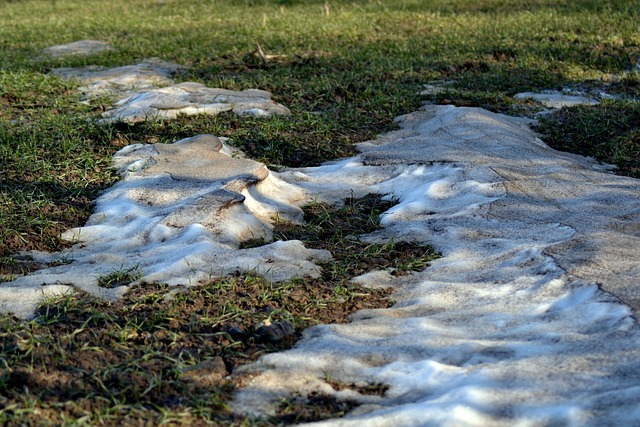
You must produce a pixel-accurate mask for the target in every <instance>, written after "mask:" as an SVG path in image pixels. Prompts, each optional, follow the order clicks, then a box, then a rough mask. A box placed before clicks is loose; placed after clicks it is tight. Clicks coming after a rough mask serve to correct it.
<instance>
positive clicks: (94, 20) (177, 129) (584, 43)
mask: <svg viewBox="0 0 640 427" xmlns="http://www.w3.org/2000/svg"><path fill="white" fill-rule="evenodd" d="M0 10H1V11H2V13H0V58H1V60H0V274H4V275H6V277H8V278H9V277H11V276H15V275H19V274H23V273H25V272H27V271H28V270H29V269H31V268H37V267H38V266H37V265H30V264H29V263H25V262H21V261H20V260H19V257H17V256H16V253H17V252H18V251H21V250H30V249H38V250H47V251H53V250H59V249H61V248H63V247H65V245H67V244H68V243H66V242H63V241H61V240H60V238H59V234H60V233H61V232H62V231H64V230H66V229H68V228H70V227H75V226H79V225H82V224H83V223H84V221H85V220H86V219H87V218H88V216H89V215H90V214H91V209H92V201H93V200H95V198H96V197H97V195H98V194H99V193H100V191H102V190H104V189H106V188H108V187H109V186H110V185H112V184H113V183H114V182H115V181H116V180H117V179H118V177H117V175H116V174H115V172H114V171H113V170H112V169H110V158H111V155H112V154H113V153H114V152H115V151H117V150H118V149H120V148H122V146H124V145H126V144H133V143H145V142H174V141H176V140H178V139H181V138H185V137H190V136H193V135H196V134H199V133H212V134H215V135H218V136H225V137H229V138H231V139H232V140H233V141H234V144H235V145H237V146H238V147H239V148H241V149H242V150H243V151H245V152H246V153H247V154H248V155H249V156H251V157H252V158H254V159H257V160H260V161H262V162H264V163H266V164H267V165H269V166H271V167H273V168H277V167H279V166H307V165H317V164H319V163H321V162H323V161H326V160H331V159H335V158H339V157H345V156H350V155H352V154H353V153H354V149H353V147H352V145H351V144H353V143H356V142H361V141H366V140H368V139H372V138H374V137H375V136H376V135H377V134H380V133H382V132H385V131H388V130H392V129H393V128H394V124H393V119H394V117H396V116H398V115H401V114H406V113H409V112H412V111H415V110H416V109H418V108H419V107H420V105H421V103H422V102H432V103H437V104H453V105H458V106H479V107H483V108H486V109H489V110H491V111H497V112H503V113H506V114H513V115H532V114H535V113H536V112H538V111H540V110H541V106H540V105H536V104H535V103H532V102H531V101H525V100H516V99H514V98H513V95H515V94H516V93H519V92H525V91H538V90H544V89H563V88H570V89H573V90H580V91H585V92H588V93H598V92H601V91H604V92H606V93H607V94H609V95H612V97H611V98H607V99H605V100H603V102H602V104H601V105H599V106H594V107H575V108H568V109H564V110H562V111H560V112H559V113H558V114H555V115H552V116H547V117H546V118H543V119H541V120H540V123H539V127H538V130H539V131H540V132H541V133H542V135H543V139H545V141H546V142H547V143H548V144H550V145H551V146H554V147H557V148H559V149H564V150H571V151H574V152H578V153H582V154H585V155H589V156H594V157H596V158H598V159H600V160H602V161H605V162H609V163H613V164H616V165H617V166H618V173H622V174H625V175H629V176H634V177H640V130H639V127H640V125H639V123H640V120H639V119H640V104H639V102H638V99H639V98H640V72H637V71H635V72H634V71H633V70H634V67H636V64H637V63H638V61H639V60H640V32H639V30H638V22H640V5H638V2H637V1H631V0H612V1H595V0H582V1H568V0H564V1H562V0H557V1H552V0H514V1H505V0H485V1H475V0H448V1H446V0H431V1H428V0H397V1H382V0H380V1H371V0H351V1H347V0H329V1H327V2H325V1H324V0H318V1H314V0H306V1H303V0H299V1H295V0H279V1H276V0H262V1H260V0H244V1H241V0H236V1H231V0H227V1H225V0H207V1H205V0H200V1H193V0H190V1H187V0H134V1H124V0H111V1H96V0H84V1H79V0H77V1H76V0H47V1H45V0H0ZM82 39H96V40H103V41H106V42H108V43H110V44H111V45H112V46H113V47H114V49H113V50H111V51H106V52H103V53H99V54H96V55H93V56H91V57H69V58H64V59H53V58H47V57H45V56H43V55H42V50H43V49H44V48H46V47H49V46H52V45H57V44H64V43H69V42H73V41H76V40H82ZM258 45H259V46H260V47H261V48H262V50H263V51H264V53H265V54H266V55H267V56H268V57H269V58H270V59H269V60H268V61H267V62H266V63H265V62H262V61H259V60H256V58H255V57H254V56H252V55H250V53H251V52H253V51H254V50H255V49H256V48H257V46H258ZM151 57H156V58H160V59H162V60H165V61H170V62H176V63H179V64H182V65H184V66H187V67H189V68H188V71H187V72H186V73H185V74H184V75H181V76H180V77H179V79H180V80H184V81H196V82H201V83H204V84H206V85H207V86H210V87H223V88H227V89H234V90H240V89H247V88H259V89H264V90H268V91H270V92H272V94H273V98H274V99H275V100H276V101H277V102H280V103H282V104H284V105H286V106H287V107H289V108H290V109H291V111H292V115H291V116H288V117H272V118H269V119H249V118H243V119H241V118H237V117H235V116H233V115H231V114H223V115H220V116H216V117H205V116H197V117H183V118H180V119H178V120H175V121H166V122H161V121H149V122H145V123H142V124H137V125H125V124H109V125H98V124H97V123H96V119H97V118H98V117H99V115H100V113H102V112H103V111H104V109H105V106H108V105H110V104H111V102H113V101H114V100H112V99H107V98H104V99H100V100H97V101H96V102H93V103H91V104H89V105H87V104H83V103H80V102H79V94H78V93H77V91H76V87H77V84H75V83H74V82H68V81H64V80H61V79H58V78H55V77H52V76H49V75H48V74H47V73H48V72H49V71H50V70H51V69H53V68H57V67H77V66H83V65H89V64H96V65H101V66H109V67H115V66H121V65H128V64H133V63H136V62H137V61H139V60H141V59H144V58H151ZM432 81H447V82H450V83H449V84H448V85H447V86H446V87H447V89H446V90H445V91H443V92H440V93H437V94H433V95H423V96H420V95H419V92H420V91H421V89H422V87H423V85H424V84H427V83H429V82H432ZM347 206H351V208H352V209H353V210H352V211H349V212H347V213H345V212H341V211H333V210H330V208H329V207H323V208H322V209H320V210H318V206H311V207H310V208H309V209H308V212H307V215H308V216H307V219H308V220H309V221H311V223H313V224H315V223H314V221H316V220H317V218H320V219H321V220H322V221H326V217H325V218H324V220H323V219H322V216H321V215H323V214H324V213H326V212H328V211H329V212H331V218H336V220H335V223H333V222H331V224H332V227H333V228H334V229H338V230H348V232H347V231H345V234H354V233H355V234H356V235H358V234H363V233H367V232H370V231H371V230H372V229H375V227H376V226H377V225H376V224H377V223H376V219H375V217H376V215H378V214H379V212H380V211H382V210H384V209H385V206H382V205H376V204H375V203H373V202H372V201H371V200H368V199H367V200H353V201H351V202H350V203H348V204H347ZM360 208H362V209H363V210H358V209H360ZM355 212H357V214H356V213H355ZM319 215H320V216H319ZM343 217H354V218H356V219H358V218H360V223H366V224H369V223H370V226H371V227H373V228H366V227H365V228H362V229H360V228H358V229H356V230H354V229H353V227H354V225H353V224H344V223H343V222H342V221H339V220H338V219H339V218H343ZM369 217H372V218H373V219H371V220H369V219H367V218H369ZM363 218H364V219H363ZM322 221H320V222H319V224H321V223H322ZM336 224H337V225H336ZM314 229H315V230H316V231H317V233H316V234H314V235H304V233H303V232H302V231H300V230H290V229H283V230H282V231H281V233H282V234H281V235H282V236H285V235H288V234H289V235H291V234H293V235H294V236H295V238H298V239H301V240H304V241H305V242H307V244H309V245H312V244H314V243H313V242H316V243H317V242H318V240H323V241H328V242H335V245H334V246H330V247H329V249H330V250H332V251H333V252H334V253H341V254H342V255H340V256H336V259H337V261H336V265H337V266H338V267H336V266H335V265H334V266H328V268H327V271H331V272H333V273H331V275H330V276H326V277H324V278H323V280H322V282H323V283H324V288H322V289H320V290H319V291H318V293H317V294H316V293H306V294H304V295H299V294H298V293H297V291H295V289H300V288H302V289H309V288H310V286H309V284H308V283H286V284H283V285H282V286H281V287H278V289H273V288H272V286H273V284H269V283H265V282H264V281H263V280H262V279H260V278H245V277H238V278H234V279H224V280H221V281H214V282H212V283H211V284H208V285H207V286H205V287H203V288H202V289H200V290H190V291H189V293H188V294H184V295H183V298H182V297H181V298H178V299H177V300H176V303H175V305H173V306H171V307H167V308H165V309H163V310H160V308H159V307H158V298H160V296H162V295H164V294H165V293H166V292H168V290H167V289H165V288H163V287H162V285H150V286H149V287H148V289H138V290H137V291H136V292H137V293H134V294H132V295H131V296H130V297H128V298H127V299H126V301H123V302H122V303H119V304H117V305H108V304H105V303H104V302H101V301H96V300H93V299H91V298H89V297H82V296H80V297H77V296H76V297H66V298H62V299H60V300H54V301H48V302H47V303H46V304H45V305H43V307H42V308H41V309H40V310H39V312H38V313H39V314H38V316H37V318H36V319H35V320H32V321H20V320H17V319H14V318H12V317H11V316H5V317H3V318H2V319H0V323H2V325H3V328H2V329H1V330H0V407H3V406H4V409H0V421H1V422H3V423H7V424H9V425H21V424H23V423H24V424H29V423H31V424H33V425H37V424H38V420H39V419H40V420H44V422H45V423H47V422H48V423H49V424H52V425H59V424H64V423H69V424H71V425H77V424H82V423H85V424H106V425H120V424H122V423H131V424H135V423H137V422H138V421H140V420H144V419H151V420H153V421H152V422H154V423H159V422H162V421H167V422H168V421H171V422H174V423H176V424H185V425H192V424H194V425H195V424H198V423H202V424H204V423H205V422H207V421H211V422H214V423H218V424H223V425H229V424H238V425H241V424H242V423H250V422H251V423H253V422H255V423H267V424H269V423H272V424H278V423H289V422H293V421H295V420H310V419H319V418H322V417H327V416H338V415H340V414H341V413H343V412H344V411H345V410H347V409H348V405H347V406H344V404H343V403H341V402H328V401H322V400H319V401H316V402H315V406H314V405H299V404H294V403H291V402H288V403H287V404H286V405H283V410H282V414H280V416H279V418H276V419H273V420H260V421H256V420H241V419H237V418H234V417H233V416H232V415H230V414H229V413H228V411H227V409H226V406H225V402H226V399H227V398H228V396H229V394H230V392H231V390H232V389H233V387H235V385H234V384H233V383H230V382H225V381H222V380H216V381H213V383H211V384H205V385H204V386H202V385H197V386H194V385H193V384H191V383H189V382H188V378H187V377H188V375H187V374H185V372H187V371H188V369H186V368H183V367H182V366H183V365H184V366H199V364H201V363H204V361H207V360H217V359H216V358H217V357H223V359H224V360H225V363H226V364H227V367H226V368H227V369H232V367H231V366H228V365H229V363H230V361H235V362H237V363H240V362H241V361H247V360H252V359H254V358H255V357H257V356H259V354H261V352H264V351H273V350H277V349H279V348H284V347H286V346H287V345H291V344H292V343H293V341H295V340H294V338H293V336H295V334H294V335H293V336H292V337H288V338H287V339H286V340H284V341H282V340H280V341H277V342H271V341H270V340H268V339H264V337H262V338H260V336H259V334H258V335H256V333H257V330H258V329H259V326H258V325H259V323H260V321H259V320H257V319H258V318H260V319H263V318H264V312H265V310H266V311H267V312H269V313H271V312H272V311H275V312H276V313H275V314H274V315H269V316H268V318H269V319H270V322H271V321H274V322H285V321H286V322H289V323H290V324H291V325H293V327H295V329H296V334H299V331H300V330H302V328H304V327H306V326H308V325H310V324H313V323H316V322H319V321H321V322H327V321H346V313H345V314H344V316H328V315H326V313H325V314H322V313H321V310H318V311H316V310H315V308H314V309H313V310H311V311H309V310H307V311H305V309H308V307H307V306H309V307H329V310H330V311H333V312H335V311H336V310H337V309H336V307H338V306H340V304H343V305H345V306H348V307H349V308H350V309H353V310H355V309H358V308H363V307H364V306H362V307H361V306H359V304H356V303H353V304H350V303H349V302H350V301H356V300H359V299H361V297H360V296H359V295H360V294H361V293H365V294H367V295H368V296H367V298H365V300H366V303H367V304H369V305H366V306H367V307H368V306H371V307H373V306H385V305H387V304H389V300H388V299H386V298H387V296H388V295H387V294H386V293H384V292H377V291H376V292H374V291H371V290H363V289H357V288H350V287H347V286H345V283H346V282H347V281H348V279H349V277H352V276H353V275H355V274H360V273H361V272H362V271H366V270H367V269H369V268H374V266H359V265H360V264H358V263H359V262H361V261H362V260H355V261H354V260H353V259H352V258H349V256H350V255H349V253H350V252H351V253H353V252H357V253H359V252H366V251H374V252H376V254H382V256H376V259H377V260H378V262H379V263H383V262H384V261H383V260H384V259H385V257H386V258H387V259H388V258H389V257H397V258H398V259H404V258H403V257H406V262H405V264H412V263H413V264H416V265H418V266H420V267H424V266H425V265H426V264H427V262H428V261H427V260H428V259H430V257H432V256H435V254H432V253H431V252H430V250H429V249H428V248H406V247H401V246H399V245H388V247H384V248H371V247H363V248H359V247H358V248H355V247H347V249H346V250H345V249H344V248H343V247H341V246H340V245H343V244H344V241H342V240H341V239H340V234H339V233H338V234H337V235H332V234H326V230H322V229H321V227H320V226H318V228H314ZM322 247H323V248H326V246H322ZM385 251H386V252H385ZM340 259H343V260H344V261H343V263H342V264H340V262H342V261H340ZM411 260H413V261H411ZM354 263H355V265H357V266H359V267H357V268H356V270H357V271H356V270H354V269H353V265H354ZM336 271H337V273H335V272H336ZM115 273H117V272H114V274H115ZM124 273H127V272H124ZM334 273H335V274H334ZM116 275H117V274H116ZM125 276H126V274H125ZM303 282H304V281H303ZM221 289H225V292H238V293H240V294H242V293H244V294H246V295H247V297H246V298H247V299H246V301H245V302H244V303H243V304H244V305H243V304H240V303H238V302H237V301H233V298H230V299H229V301H222V302H220V301H219V298H220V297H219V295H220V294H219V292H220V290H221ZM309 292H310V291H309ZM261 295H270V297H269V298H271V300H269V298H267V297H266V296H261ZM254 298H255V299H254ZM265 298H267V300H268V301H266V300H265ZM194 301H195V302H194ZM212 301H214V302H215V301H219V302H220V304H219V305H220V306H221V307H223V308H225V309H226V310H227V311H225V312H224V313H222V314H210V315H209V317H206V316H204V317H203V316H202V313H203V312H204V311H206V312H207V313H213V312H214V311H215V310H214V305H215V304H213V303H212ZM257 301H261V302H260V303H258V302H257ZM265 301H266V302H265ZM226 304H228V305H226ZM217 308H220V307H217ZM217 308H216V309H217ZM229 309H232V310H235V311H234V313H240V314H238V317H237V318H235V317H234V319H235V320H234V321H233V322H230V321H229V320H228V319H227V318H226V317H224V316H225V315H227V314H228V312H229V311H228V310H229ZM199 310H200V311H199ZM345 310H346V308H345ZM152 312H157V315H156V316H155V317H153V319H149V316H147V314H148V313H152ZM225 313H227V314H225ZM304 313H307V314H304ZM309 313H311V314H309ZM223 314H224V315H223ZM136 316H139V317H136ZM221 316H222V317H221ZM132 319H133V320H132ZM136 319H137V320H136ZM194 319H195V320H194ZM203 319H204V320H203ZM132 322H133V323H132ZM231 323H233V325H231ZM287 325H288V324H287ZM207 328H208V329H207ZM234 328H237V329H234ZM238 330H239V332H238ZM232 332H233V333H232ZM234 333H236V334H235V335H234ZM176 342H178V343H181V344H180V345H181V346H183V347H184V348H190V349H191V350H189V351H185V352H184V353H181V352H175V348H176V346H175V345H174V344H172V343H176ZM113 343H118V345H119V346H120V347H117V346H116V347H117V348H120V349H121V351H120V352H119V353H118V354H117V355H116V354H111V353H110V352H106V353H105V352H102V353H101V354H102V356H101V357H102V358H101V359H100V362H99V363H101V364H103V365H105V364H106V365H105V366H104V369H102V370H96V369H93V368H92V367H91V366H87V365H86V363H87V362H86V361H84V362H83V361H82V360H80V361H78V360H75V359H73V357H71V356H70V354H72V353H74V352H78V348H86V352H87V354H92V358H88V359H87V360H94V361H95V360H97V359H96V356H95V354H93V353H100V348H101V347H106V346H111V345H115V344H113ZM83 346H84V347H83ZM238 348H239V349H240V350H238ZM205 349H206V350H205ZM51 354H58V355H59V357H57V358H54V359H55V360H51ZM122 354H126V357H124V356H123V355H122ZM149 354H151V355H152V356H149ZM230 354H232V355H233V357H231V356H229V355H230ZM45 356H46V357H45ZM45 362H46V365H47V366H48V365H49V364H51V366H55V367H56V368H55V369H56V372H57V374H56V375H57V376H55V377H56V378H58V380H57V381H58V383H56V384H49V385H48V386H46V385H45V386H43V385H42V381H40V380H39V378H40V379H42V377H43V375H44V376H46V375H49V376H51V377H53V376H52V375H50V372H49V371H47V366H43V364H45ZM235 362H234V363H235ZM83 363H85V365H83ZM95 363H98V362H95ZM50 369H52V370H53V368H50ZM118 369H124V372H131V373H140V372H145V373H146V374H145V375H142V376H140V378H138V379H137V380H136V381H137V382H136V383H132V384H128V385H127V386H128V387H125V388H124V389H123V388H117V384H118V383H119V382H122V381H121V378H120V377H118V376H117V375H116V376H114V375H115V374H114V372H116V371H117V370H118ZM185 369H186V370H185ZM119 378H120V379H119ZM78 381H80V382H78ZM81 383H82V384H81ZM24 387H31V389H32V390H33V391H31V392H29V391H28V390H27V389H25V388H24ZM380 387H383V386H380ZM373 388H374V389H375V387H373ZM203 390H204V391H203ZM212 399H213V400H212ZM43 414H44V415H43Z"/></svg>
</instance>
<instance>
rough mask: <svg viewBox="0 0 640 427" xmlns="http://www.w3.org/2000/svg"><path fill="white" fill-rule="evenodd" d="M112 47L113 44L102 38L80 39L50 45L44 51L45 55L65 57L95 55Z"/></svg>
mask: <svg viewBox="0 0 640 427" xmlns="http://www.w3.org/2000/svg"><path fill="white" fill-rule="evenodd" d="M111 49H112V47H111V45H110V44H109V43H107V42H105V41H102V40H78V41H75V42H72V43H67V44H60V45H56V46H51V47H48V48H46V49H44V51H43V52H44V54H45V55H47V56H50V57H53V58H64V57H67V56H75V55H81V56H88V55H95V54H97V53H100V52H104V51H107V50H111Z"/></svg>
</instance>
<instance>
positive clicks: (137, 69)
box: [51, 58, 185, 101]
mask: <svg viewBox="0 0 640 427" xmlns="http://www.w3.org/2000/svg"><path fill="white" fill-rule="evenodd" d="M184 70H185V67H183V66H180V65H178V64H173V63H170V62H165V61H161V60H159V59H155V58H151V59H147V60H145V61H141V62H139V63H137V64H135V65H124V66H122V67H115V68H105V67H99V66H96V65H88V66H86V67H77V68H73V67H63V68H54V69H53V70H51V74H52V75H55V76H58V77H61V78H63V79H67V80H72V79H73V80H77V81H79V82H80V83H81V84H82V86H80V87H79V88H78V90H79V91H80V93H82V99H83V100H85V101H86V100H91V99H93V98H96V97H99V96H112V97H116V99H121V98H123V97H126V96H131V95H133V94H135V93H138V92H140V91H143V90H149V89H157V88H159V87H163V86H170V85H173V84H175V81H174V80H173V78H172V77H173V76H174V75H175V74H177V73H179V72H181V71H184Z"/></svg>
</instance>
